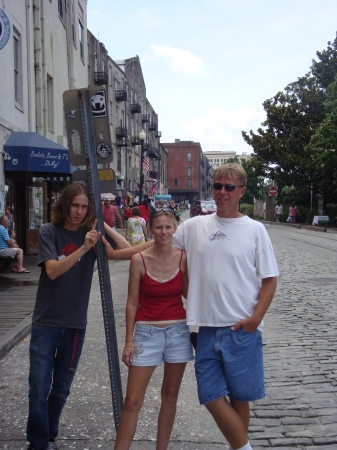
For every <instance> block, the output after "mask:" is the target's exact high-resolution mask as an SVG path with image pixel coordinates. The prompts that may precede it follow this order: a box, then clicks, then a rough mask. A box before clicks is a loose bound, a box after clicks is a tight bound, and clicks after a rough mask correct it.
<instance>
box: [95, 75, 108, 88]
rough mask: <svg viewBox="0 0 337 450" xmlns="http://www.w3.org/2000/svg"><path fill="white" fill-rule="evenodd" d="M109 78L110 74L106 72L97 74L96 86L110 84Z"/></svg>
mask: <svg viewBox="0 0 337 450" xmlns="http://www.w3.org/2000/svg"><path fill="white" fill-rule="evenodd" d="M108 82H109V77H108V74H107V73H105V72H95V84H98V85H99V86H100V85H102V84H108Z"/></svg>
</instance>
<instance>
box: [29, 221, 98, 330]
mask: <svg viewBox="0 0 337 450" xmlns="http://www.w3.org/2000/svg"><path fill="white" fill-rule="evenodd" d="M85 235H86V230H84V229H83V228H80V229H79V230H77V231H69V230H66V229H65V228H63V227H60V226H58V225H55V224H53V223H47V224H44V225H42V226H41V228H40V233H39V253H38V265H39V266H40V267H41V275H40V280H39V287H38V290H37V294H36V302H35V308H34V312H33V323H34V324H37V325H45V326H51V327H64V328H80V329H84V328H85V327H86V323H87V310H88V303H89V297H90V289H91V282H92V275H93V270H94V263H95V259H96V256H95V253H94V251H93V250H92V249H91V250H89V251H88V252H87V253H86V254H85V255H83V256H82V257H81V258H80V259H79V260H78V261H77V262H76V263H75V264H74V266H73V267H72V268H71V269H70V270H68V271H67V272H65V273H64V274H63V275H61V276H59V277H58V278H56V279H55V280H51V279H50V278H49V277H48V275H47V273H46V269H45V264H44V262H45V261H48V260H56V261H58V260H60V259H62V258H65V257H66V256H68V255H70V254H71V253H73V252H74V251H76V250H77V249H78V248H80V247H81V246H82V245H83V243H84V238H85Z"/></svg>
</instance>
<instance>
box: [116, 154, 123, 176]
mask: <svg viewBox="0 0 337 450" xmlns="http://www.w3.org/2000/svg"><path fill="white" fill-rule="evenodd" d="M121 168H122V163H121V154H120V153H119V152H118V153H117V170H118V171H119V172H120V171H121Z"/></svg>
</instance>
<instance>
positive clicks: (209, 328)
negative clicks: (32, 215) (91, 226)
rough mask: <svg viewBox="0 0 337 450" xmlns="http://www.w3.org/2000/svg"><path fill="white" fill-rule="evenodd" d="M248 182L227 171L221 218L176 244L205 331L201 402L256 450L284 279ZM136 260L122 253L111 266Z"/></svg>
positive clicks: (198, 363)
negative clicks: (268, 348) (252, 431)
mask: <svg viewBox="0 0 337 450" xmlns="http://www.w3.org/2000/svg"><path fill="white" fill-rule="evenodd" d="M246 180H247V176H246V172H245V171H244V169H243V168H242V166H241V165H240V164H225V165H222V166H220V167H219V168H218V169H217V170H216V171H215V172H214V183H213V195H214V200H215V202H216V205H217V212H216V213H215V214H211V215H208V216H197V217H194V218H192V219H189V220H186V221H185V222H183V223H182V224H181V225H180V226H179V227H178V229H177V232H176V234H175V235H174V238H173V245H175V246H176V247H178V248H180V249H183V250H185V252H186V256H187V266H188V276H189V289H188V297H187V324H188V325H194V326H199V333H198V338H197V345H196V359H195V373H196V378H197V383H198V395H199V400H200V403H201V404H204V405H205V406H206V408H207V409H208V410H209V412H210V413H211V414H212V416H213V417H214V419H215V421H216V423H217V425H218V427H219V428H220V430H221V432H222V433H223V435H224V436H225V437H226V439H227V440H228V442H229V443H230V449H237V450H250V449H251V446H250V444H249V442H248V439H247V433H248V426H249V415H250V411H249V402H250V401H253V400H257V399H260V398H263V397H264V396H265V390H264V375H263V355H262V335H261V332H262V329H263V317H264V315H265V313H266V312H267V310H268V307H269V306H270V304H271V301H272V299H273V296H274V293H275V289H276V277H277V276H278V274H279V273H278V268H277V264H276V260H275V255H274V251H273V248H272V245H271V242H270V239H269V236H268V233H267V231H266V229H265V227H264V226H263V225H262V224H261V223H260V222H257V221H254V220H252V219H250V218H249V217H247V216H243V215H242V214H241V213H240V212H239V211H238V203H239V200H240V199H241V198H242V197H243V195H244V193H245V185H246ZM149 245H152V243H149V244H143V245H140V246H138V247H137V250H136V251H142V250H143V249H144V246H149ZM134 252H135V250H134V248H133V249H125V250H120V251H118V252H113V253H114V255H109V259H129V258H131V256H132V253H134ZM107 253H108V250H107ZM259 279H260V280H261V282H259ZM227 397H228V400H227Z"/></svg>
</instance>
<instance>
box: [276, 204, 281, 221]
mask: <svg viewBox="0 0 337 450" xmlns="http://www.w3.org/2000/svg"><path fill="white" fill-rule="evenodd" d="M275 214H276V217H277V221H278V222H281V219H282V214H283V206H282V205H281V203H280V202H278V203H277V205H276V206H275Z"/></svg>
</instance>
